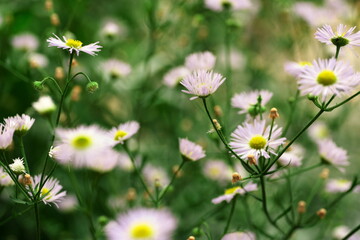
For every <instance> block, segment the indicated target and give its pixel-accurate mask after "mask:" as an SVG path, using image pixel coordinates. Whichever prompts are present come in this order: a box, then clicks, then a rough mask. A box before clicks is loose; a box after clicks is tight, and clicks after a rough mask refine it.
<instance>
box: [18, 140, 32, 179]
mask: <svg viewBox="0 0 360 240" xmlns="http://www.w3.org/2000/svg"><path fill="white" fill-rule="evenodd" d="M19 144H20V151H21V155H22V157H23V158H24V163H25V169H26V173H28V174H30V170H29V164H28V161H27V158H26V153H25V146H24V141H23V137H22V136H20V137H19Z"/></svg>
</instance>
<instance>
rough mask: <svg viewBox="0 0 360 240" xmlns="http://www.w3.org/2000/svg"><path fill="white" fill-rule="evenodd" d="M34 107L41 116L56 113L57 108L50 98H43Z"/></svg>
mask: <svg viewBox="0 0 360 240" xmlns="http://www.w3.org/2000/svg"><path fill="white" fill-rule="evenodd" d="M32 107H33V108H34V109H35V110H36V111H37V112H38V113H40V114H48V113H52V112H53V111H55V109H56V106H55V104H54V102H53V100H52V99H51V97H50V96H41V97H40V98H39V99H38V100H37V101H36V102H34V103H33V104H32Z"/></svg>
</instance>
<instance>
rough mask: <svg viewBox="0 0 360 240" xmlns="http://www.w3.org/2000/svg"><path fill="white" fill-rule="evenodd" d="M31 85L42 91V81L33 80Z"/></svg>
mask: <svg viewBox="0 0 360 240" xmlns="http://www.w3.org/2000/svg"><path fill="white" fill-rule="evenodd" d="M33 86H34V88H35V89H36V90H38V91H42V90H43V89H44V85H43V82H42V81H35V82H33Z"/></svg>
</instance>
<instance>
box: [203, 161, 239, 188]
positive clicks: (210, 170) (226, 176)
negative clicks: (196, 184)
mask: <svg viewBox="0 0 360 240" xmlns="http://www.w3.org/2000/svg"><path fill="white" fill-rule="evenodd" d="M203 173H204V175H205V176H206V177H208V178H210V179H212V180H214V181H217V182H219V183H220V184H221V183H225V182H228V181H229V180H230V179H231V174H232V171H231V168H230V167H229V166H228V165H226V164H225V163H224V162H223V161H220V160H209V161H206V162H205V165H204V167H203Z"/></svg>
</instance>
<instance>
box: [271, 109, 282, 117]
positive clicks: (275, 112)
mask: <svg viewBox="0 0 360 240" xmlns="http://www.w3.org/2000/svg"><path fill="white" fill-rule="evenodd" d="M278 117H280V115H279V113H278V110H277V109H276V108H272V109H271V110H270V114H269V118H271V119H275V118H278Z"/></svg>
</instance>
